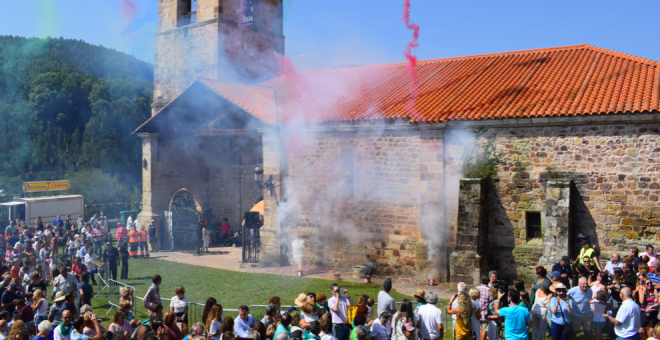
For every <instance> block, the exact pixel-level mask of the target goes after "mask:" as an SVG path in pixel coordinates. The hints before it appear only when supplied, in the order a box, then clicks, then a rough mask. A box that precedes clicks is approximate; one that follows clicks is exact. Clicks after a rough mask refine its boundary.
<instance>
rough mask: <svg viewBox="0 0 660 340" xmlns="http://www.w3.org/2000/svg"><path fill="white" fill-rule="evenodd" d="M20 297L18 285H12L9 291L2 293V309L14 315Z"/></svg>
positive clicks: (8, 288)
mask: <svg viewBox="0 0 660 340" xmlns="http://www.w3.org/2000/svg"><path fill="white" fill-rule="evenodd" d="M19 296H20V291H19V289H18V285H17V284H16V283H13V282H12V283H10V284H9V287H7V290H5V292H4V293H2V298H1V300H0V301H1V304H2V309H3V310H6V311H7V312H9V314H11V313H13V312H14V311H15V310H16V303H17V302H18V297H19Z"/></svg>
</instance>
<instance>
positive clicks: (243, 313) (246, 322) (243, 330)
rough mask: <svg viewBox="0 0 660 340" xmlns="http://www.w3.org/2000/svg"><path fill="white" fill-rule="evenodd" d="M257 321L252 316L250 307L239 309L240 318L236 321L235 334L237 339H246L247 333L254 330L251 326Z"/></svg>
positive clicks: (244, 306)
mask: <svg viewBox="0 0 660 340" xmlns="http://www.w3.org/2000/svg"><path fill="white" fill-rule="evenodd" d="M254 322H256V320H255V319H254V318H253V317H252V315H250V309H249V308H248V306H246V305H243V306H241V307H239V308H238V317H237V318H236V320H234V333H235V334H236V336H237V337H241V338H245V337H246V336H247V333H248V332H249V331H250V330H251V329H252V327H251V325H253V324H254Z"/></svg>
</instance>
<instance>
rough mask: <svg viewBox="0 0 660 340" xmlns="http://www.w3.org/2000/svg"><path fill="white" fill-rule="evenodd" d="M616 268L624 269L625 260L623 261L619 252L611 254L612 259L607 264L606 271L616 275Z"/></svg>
mask: <svg viewBox="0 0 660 340" xmlns="http://www.w3.org/2000/svg"><path fill="white" fill-rule="evenodd" d="M614 268H621V269H623V262H621V256H620V255H619V254H618V253H613V254H612V255H610V260H609V261H608V262H607V264H606V265H605V271H606V272H609V273H610V275H614Z"/></svg>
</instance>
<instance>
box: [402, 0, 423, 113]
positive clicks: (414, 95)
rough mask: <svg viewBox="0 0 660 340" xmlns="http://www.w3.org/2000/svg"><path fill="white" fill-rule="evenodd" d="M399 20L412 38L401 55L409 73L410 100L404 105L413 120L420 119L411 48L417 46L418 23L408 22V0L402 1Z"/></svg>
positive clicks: (414, 64) (413, 57) (415, 59)
mask: <svg viewBox="0 0 660 340" xmlns="http://www.w3.org/2000/svg"><path fill="white" fill-rule="evenodd" d="M401 20H403V22H404V23H405V24H406V28H407V29H409V30H412V31H413V36H412V40H410V41H409V42H408V44H407V45H406V48H405V49H404V50H403V55H404V56H406V59H407V60H408V74H409V75H410V101H409V102H408V104H407V105H406V106H405V107H406V109H408V110H410V113H411V115H412V116H413V119H414V120H417V121H421V120H423V119H424V117H422V116H421V115H420V114H419V112H417V109H415V102H416V101H417V96H418V95H419V85H418V79H417V72H416V71H415V66H417V56H416V55H414V54H412V50H413V49H414V48H417V47H419V43H418V42H417V40H418V39H419V25H417V24H414V23H412V22H410V0H404V1H403V17H402V18H401Z"/></svg>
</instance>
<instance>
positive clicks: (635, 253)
mask: <svg viewBox="0 0 660 340" xmlns="http://www.w3.org/2000/svg"><path fill="white" fill-rule="evenodd" d="M629 253H630V257H632V263H633V266H634V269H635V271H637V270H638V269H637V265H638V264H639V263H640V262H642V259H641V257H640V256H639V249H638V248H637V247H632V248H630V251H629Z"/></svg>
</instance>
